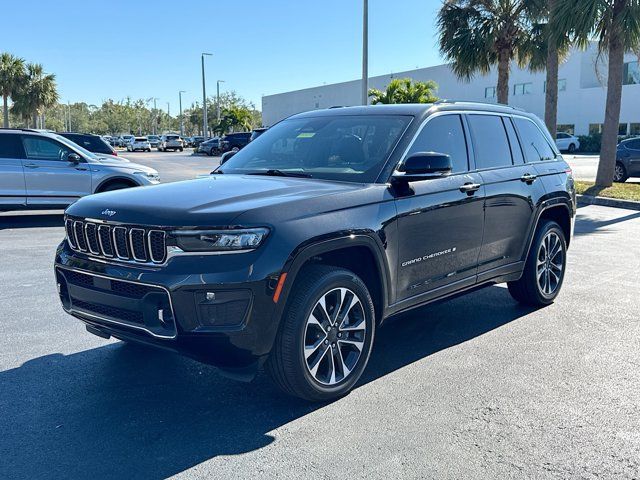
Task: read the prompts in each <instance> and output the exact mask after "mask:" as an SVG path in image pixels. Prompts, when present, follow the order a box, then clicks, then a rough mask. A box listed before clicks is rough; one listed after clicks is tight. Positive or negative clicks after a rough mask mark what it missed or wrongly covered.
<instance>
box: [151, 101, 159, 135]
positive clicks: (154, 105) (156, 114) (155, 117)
mask: <svg viewBox="0 0 640 480" xmlns="http://www.w3.org/2000/svg"><path fill="white" fill-rule="evenodd" d="M152 100H153V134H154V135H156V134H157V133H158V132H156V126H157V124H158V107H157V106H156V100H158V97H153V99H152Z"/></svg>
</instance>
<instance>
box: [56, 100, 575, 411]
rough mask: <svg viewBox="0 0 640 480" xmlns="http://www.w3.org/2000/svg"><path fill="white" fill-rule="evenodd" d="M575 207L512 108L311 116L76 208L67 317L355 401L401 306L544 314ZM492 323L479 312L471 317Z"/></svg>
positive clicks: (556, 286) (436, 107)
mask: <svg viewBox="0 0 640 480" xmlns="http://www.w3.org/2000/svg"><path fill="white" fill-rule="evenodd" d="M574 214H575V191H574V184H573V179H572V176H571V171H570V169H569V167H568V165H567V164H566V163H565V161H564V160H563V159H562V157H561V156H560V154H559V153H558V150H557V149H556V147H555V144H554V142H553V139H552V138H551V137H550V136H549V134H548V132H547V131H546V129H545V127H544V125H543V124H542V123H541V122H540V121H539V120H538V119H537V118H536V117H534V116H533V115H529V114H527V113H524V112H522V111H519V110H515V109H512V108H509V107H502V106H495V105H483V104H471V103H437V104H432V105H388V106H375V107H352V108H341V109H330V110H324V111H313V112H309V113H303V114H300V115H295V116H293V117H290V118H288V119H286V120H284V121H282V122H280V123H278V124H276V125H275V126H273V127H272V128H270V129H269V130H268V131H267V132H265V133H264V134H263V135H261V136H260V137H259V138H258V139H256V140H255V141H253V142H251V143H249V144H248V145H247V146H246V147H245V148H244V149H242V150H241V151H240V152H238V153H237V154H236V155H235V156H234V157H233V158H232V159H230V160H229V161H228V162H227V163H226V164H224V165H223V166H221V167H219V168H218V169H217V170H215V171H214V172H212V174H211V175H210V176H209V177H208V178H201V179H196V180H189V181H184V182H177V183H171V184H163V185H158V186H154V187H148V188H140V189H138V188H134V189H130V190H124V191H117V192H108V193H102V194H98V195H92V196H89V197H85V198H82V199H80V200H79V201H78V202H76V203H75V204H73V205H72V206H71V207H69V208H68V209H67V211H66V217H65V225H66V233H67V236H66V239H65V240H64V241H63V242H62V243H61V244H60V246H59V247H58V249H57V252H56V259H55V271H56V278H57V283H58V291H59V293H60V299H61V301H62V305H63V307H64V309H65V310H66V311H67V312H69V313H70V314H71V315H74V316H75V317H77V318H79V319H80V320H82V321H83V322H84V323H85V324H86V327H87V329H88V330H89V331H90V332H91V333H94V334H96V335H99V336H102V337H105V338H108V337H109V336H113V337H116V338H119V339H122V340H125V341H131V342H139V343H145V344H149V345H155V346H158V347H161V348H165V349H168V350H172V351H176V352H180V353H182V354H185V355H188V356H191V357H193V358H196V359H198V360H200V361H203V362H208V363H210V364H213V365H216V366H217V367H219V368H220V369H221V370H222V371H223V372H226V373H227V374H229V375H231V376H235V377H240V378H245V379H250V378H252V376H253V375H254V374H255V372H256V370H257V369H258V367H259V366H261V365H263V364H264V365H265V367H266V370H267V371H268V372H269V373H270V375H271V376H272V377H273V379H274V380H275V382H276V383H277V384H278V385H279V386H281V387H282V388H283V389H284V390H285V391H287V392H289V393H291V394H293V395H297V396H300V397H303V398H306V399H310V400H327V399H331V398H335V397H337V396H339V395H343V394H345V393H347V392H348V391H349V390H350V389H351V388H353V386H354V384H355V383H356V382H357V381H358V378H359V377H360V375H361V374H362V372H363V370H364V369H365V366H366V364H367V361H368V359H369V354H370V352H371V348H372V345H373V341H374V337H375V331H376V329H377V328H378V327H379V325H380V323H381V322H383V321H384V320H385V319H386V318H388V317H389V316H391V315H394V314H397V313H399V312H403V311H406V310H408V309H411V308H415V307H418V306H421V305H425V304H426V303H429V302H432V301H434V300H439V299H442V298H444V297H448V296H451V295H453V294H457V293H459V292H462V291H465V290H471V289H475V288H478V287H483V286H487V285H492V284H496V283H501V282H507V283H508V287H509V291H510V292H511V294H512V295H513V297H514V298H515V299H516V300H518V301H520V302H523V303H526V304H530V305H538V306H542V305H546V304H549V303H551V302H552V301H553V300H554V299H555V298H556V296H557V295H558V292H559V291H560V288H561V286H562V280H563V277H564V272H565V268H566V259H567V257H566V255H567V247H568V245H569V241H570V238H571V232H572V228H573V219H574ZM478 314H479V315H482V312H478Z"/></svg>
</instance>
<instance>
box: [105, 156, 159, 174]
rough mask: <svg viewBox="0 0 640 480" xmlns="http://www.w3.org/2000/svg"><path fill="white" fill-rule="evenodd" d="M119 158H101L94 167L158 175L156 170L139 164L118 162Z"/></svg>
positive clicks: (125, 161)
mask: <svg viewBox="0 0 640 480" xmlns="http://www.w3.org/2000/svg"><path fill="white" fill-rule="evenodd" d="M120 158H121V157H112V158H109V157H108V156H105V157H102V158H100V159H99V161H98V162H95V163H94V165H104V166H105V167H118V168H126V169H127V170H133V171H136V172H146V173H158V172H157V170H155V169H153V168H151V167H147V166H146V165H140V164H139V163H133V162H132V161H130V160H124V161H122V160H120Z"/></svg>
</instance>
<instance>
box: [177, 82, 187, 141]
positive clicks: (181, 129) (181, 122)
mask: <svg viewBox="0 0 640 480" xmlns="http://www.w3.org/2000/svg"><path fill="white" fill-rule="evenodd" d="M183 93H187V91H186V90H180V91H179V92H178V103H179V105H180V136H181V137H184V122H183V120H182V94H183Z"/></svg>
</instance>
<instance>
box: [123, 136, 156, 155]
mask: <svg viewBox="0 0 640 480" xmlns="http://www.w3.org/2000/svg"><path fill="white" fill-rule="evenodd" d="M136 150H142V151H143V152H150V151H151V144H150V143H149V140H148V139H147V137H134V138H133V139H132V140H131V141H130V142H129V143H128V144H127V151H128V152H135V151H136Z"/></svg>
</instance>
